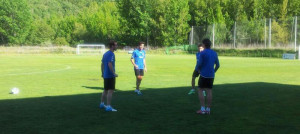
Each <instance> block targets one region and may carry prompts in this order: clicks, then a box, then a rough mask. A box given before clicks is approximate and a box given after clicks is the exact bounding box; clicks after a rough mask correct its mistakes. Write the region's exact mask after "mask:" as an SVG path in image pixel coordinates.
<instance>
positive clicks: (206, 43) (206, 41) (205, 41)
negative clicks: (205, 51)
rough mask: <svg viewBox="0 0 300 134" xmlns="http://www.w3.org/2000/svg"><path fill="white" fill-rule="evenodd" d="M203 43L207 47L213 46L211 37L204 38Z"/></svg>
mask: <svg viewBox="0 0 300 134" xmlns="http://www.w3.org/2000/svg"><path fill="white" fill-rule="evenodd" d="M202 43H203V44H204V46H205V48H210V47H211V41H210V40H209V39H207V38H206V39H203V40H202Z"/></svg>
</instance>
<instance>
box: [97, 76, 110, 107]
mask: <svg viewBox="0 0 300 134" xmlns="http://www.w3.org/2000/svg"><path fill="white" fill-rule="evenodd" d="M103 85H104V91H103V92H102V95H101V103H100V106H99V107H100V108H105V107H106V105H105V103H104V102H105V99H106V97H107V90H108V85H109V80H108V79H107V78H104V79H103Z"/></svg>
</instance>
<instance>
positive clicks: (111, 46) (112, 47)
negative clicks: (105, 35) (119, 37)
mask: <svg viewBox="0 0 300 134" xmlns="http://www.w3.org/2000/svg"><path fill="white" fill-rule="evenodd" d="M108 47H109V49H110V50H112V51H115V50H117V47H118V43H117V42H116V41H114V40H111V41H109V43H108Z"/></svg>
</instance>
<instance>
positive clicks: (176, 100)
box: [0, 83, 300, 134]
mask: <svg viewBox="0 0 300 134" xmlns="http://www.w3.org/2000/svg"><path fill="white" fill-rule="evenodd" d="M189 89H190V88H189V87H172V88H158V89H150V88H149V89H146V90H144V91H143V94H144V95H143V96H137V95H136V94H135V93H134V92H133V91H119V92H116V93H115V94H114V96H113V97H114V98H113V106H114V107H115V108H116V109H118V112H115V113H107V112H105V111H104V110H100V109H99V108H98V105H99V100H100V98H99V97H100V93H97V94H81V95H72V96H54V97H44V98H28V99H16V100H0V115H1V118H0V124H1V132H0V133H3V134H10V133H29V134H33V133H34V134H35V133H51V134H52V133H73V134H74V133H79V134H83V133H86V134H91V133H97V134H100V133H101V134H106V133H109V134H111V133H128V134H132V133H149V134H153V133H163V134H165V133H172V134H173V133H179V134H181V133H192V134H195V133H197V134H198V133H236V134H240V133H245V134H248V133H249V134H253V133H256V134H258V133H263V134H265V133H270V134H273V133H289V134H292V133H298V132H299V131H300V128H299V126H300V123H299V120H300V118H299V117H300V115H299V112H300V105H299V102H300V98H299V94H300V86H294V85H283V84H274V83H239V84H222V85H216V86H215V87H214V89H213V97H214V98H213V107H212V113H211V115H197V114H195V111H196V110H198V108H199V102H198V98H197V95H196V94H194V95H190V96H189V95H187V92H188V91H189Z"/></svg>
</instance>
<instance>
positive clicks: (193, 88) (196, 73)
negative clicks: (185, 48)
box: [188, 44, 204, 95]
mask: <svg viewBox="0 0 300 134" xmlns="http://www.w3.org/2000/svg"><path fill="white" fill-rule="evenodd" d="M203 50H204V48H203V46H202V44H199V45H198V52H197V53H196V63H197V62H198V60H199V57H200V52H202V51H203ZM199 75H200V70H198V68H197V66H196V67H195V70H194V72H193V75H192V89H191V90H190V92H189V93H188V95H191V94H194V93H195V79H196V77H198V76H199Z"/></svg>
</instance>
